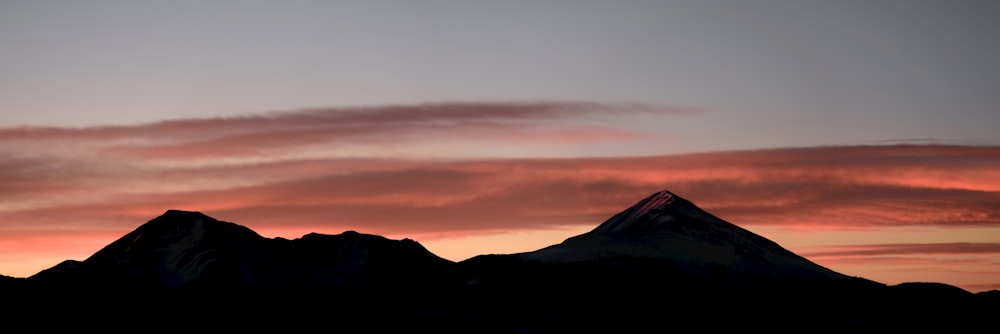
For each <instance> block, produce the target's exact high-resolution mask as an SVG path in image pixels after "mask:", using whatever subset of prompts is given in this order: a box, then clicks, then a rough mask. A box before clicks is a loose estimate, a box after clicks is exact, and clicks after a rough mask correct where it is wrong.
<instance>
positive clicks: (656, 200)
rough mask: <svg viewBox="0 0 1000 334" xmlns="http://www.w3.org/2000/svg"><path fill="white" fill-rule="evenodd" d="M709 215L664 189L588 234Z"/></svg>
mask: <svg viewBox="0 0 1000 334" xmlns="http://www.w3.org/2000/svg"><path fill="white" fill-rule="evenodd" d="M707 216H710V215H709V214H708V213H707V212H705V211H703V210H701V209H699V208H698V207H697V206H695V205H694V204H693V203H691V202H689V201H687V200H685V199H683V198H681V197H680V196H677V195H676V194H674V193H672V192H670V191H668V190H662V191H659V192H657V193H654V194H652V195H649V196H648V197H646V198H645V199H643V200H641V201H639V202H638V203H636V204H634V205H632V206H631V207H629V208H628V209H625V210H623V211H621V212H619V213H618V214H616V215H614V216H612V217H611V218H610V219H608V220H607V221H605V222H604V223H602V224H601V225H599V226H597V228H595V229H594V230H592V231H590V232H589V233H587V234H602V233H611V232H624V231H632V232H635V231H641V230H647V229H650V228H655V227H656V226H657V225H660V224H664V223H670V222H673V221H676V220H678V219H679V218H702V219H703V218H708V217H707ZM653 218H656V219H653Z"/></svg>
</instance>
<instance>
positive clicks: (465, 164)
mask: <svg viewBox="0 0 1000 334" xmlns="http://www.w3.org/2000/svg"><path fill="white" fill-rule="evenodd" d="M998 150H1000V148H987V147H930V146H890V147H864V146H861V147H838V148H824V147H820V148H799V149H776V150H761V151H742V152H718V153H705V154H693V155H673V156H653V157H623V158H565V159H476V160H397V159H338V158H329V159H304V160H275V161H269V162H257V163H247V164H237V165H221V166H219V165H209V166H205V167H179V168H169V167H158V168H156V169H151V170H146V171H143V170H142V169H138V168H137V169H130V170H129V171H128V172H127V173H123V174H122V175H121V176H120V177H119V178H118V179H115V180H109V179H107V178H108V177H109V176H108V175H98V174H87V173H84V172H72V173H70V175H72V177H76V178H78V179H72V178H71V177H66V178H63V179H61V180H62V181H63V185H62V186H64V187H69V188H74V187H75V189H77V193H84V192H85V193H88V194H90V195H89V196H90V198H94V199H95V200H82V199H79V198H75V199H74V198H71V199H64V198H61V197H55V198H52V199H50V200H47V201H46V197H45V191H46V189H45V188H44V187H42V188H38V189H31V188H30V187H21V188H20V189H21V190H20V191H22V193H21V194H13V195H12V194H8V195H5V196H8V198H10V199H11V200H12V201H10V202H8V204H6V207H2V208H3V209H2V210H0V218H3V219H4V220H5V221H7V222H8V223H7V224H8V225H7V226H10V224H13V222H24V221H25V220H28V219H31V220H33V223H32V224H34V225H36V226H44V225H46V224H51V225H58V224H62V222H64V221H69V220H72V221H94V222H99V221H101V222H104V225H105V226H108V224H111V223H112V222H117V223H114V224H120V226H134V225H135V224H136V223H137V221H142V220H144V219H148V218H150V215H155V214H158V213H161V212H163V211H164V210H166V209H168V208H176V209H188V210H198V211H205V212H207V213H214V214H217V215H220V216H221V217H220V218H223V219H233V220H237V221H240V222H241V223H246V224H250V225H259V226H273V225H280V224H298V225H302V226H315V227H323V226H327V227H330V228H348V227H355V228H362V229H367V230H370V231H372V232H378V233H399V232H413V233H417V232H420V233H425V232H443V231H448V232H454V233H459V232H460V231H482V230H502V229H523V228H544V227H546V226H556V225H573V224H583V225H596V224H598V223H600V222H601V221H603V219H605V218H607V217H609V216H610V215H612V214H614V213H615V212H617V211H619V210H622V209H624V208H626V207H628V206H629V205H631V204H633V203H634V202H635V201H636V200H638V199H640V198H641V197H643V196H644V195H643V194H649V193H652V192H655V191H658V190H661V189H670V190H672V191H674V192H676V193H678V194H680V195H681V196H684V197H686V198H689V199H691V200H692V201H693V202H695V203H696V204H698V205H700V206H702V207H703V208H705V209H706V210H709V211H710V212H712V213H714V214H716V215H718V216H720V217H722V218H723V219H726V220H729V221H731V222H734V223H737V224H740V225H760V224H768V225H778V226H812V227H814V228H829V229H838V228H855V229H856V228H877V227H892V226H941V227H948V226H970V225H985V226H993V225H998V224H1000V206H998V205H997V203H1000V191H997V190H996V189H998V188H1000V185H998V182H1000V181H993V180H1000V175H997V173H998V171H996V170H994V169H995V168H991V167H992V166H993V165H991V164H994V165H1000V158H998V157H997V155H996V154H995V152H996V151H998ZM956 152H958V153H962V154H956ZM848 155H849V156H850V157H851V158H850V159H848V158H846V156H848ZM914 157H921V158H920V159H915V158H914ZM2 170H5V171H7V172H8V173H12V174H17V173H20V174H18V180H19V181H17V182H19V183H24V184H32V181H31V180H30V177H32V175H34V174H32V173H30V172H25V171H20V170H19V169H18V168H6V169H2ZM74 173H75V174H74ZM901 174H906V175H911V176H913V180H914V181H913V182H909V181H907V180H906V179H903V178H900V177H899V175H901ZM994 176H996V177H994ZM34 177H37V178H39V179H40V180H42V181H44V180H45V178H46V177H48V176H46V175H35V176H34ZM89 177H92V178H93V179H88V178H89ZM935 179H943V180H942V182H933V180H935ZM977 179H978V182H973V180H977ZM41 184H45V183H44V182H41ZM32 196H35V197H41V199H37V200H35V201H34V202H32V203H33V204H32V205H27V204H25V205H23V207H25V208H19V207H18V205H17V203H18V199H19V198H22V199H20V200H21V201H22V202H23V201H27V200H25V199H23V198H24V197H28V198H30V197H32ZM97 199H99V200H97ZM114 224H112V225H111V226H114ZM22 225H23V223H22ZM3 228H9V227H2V226H0V229H3Z"/></svg>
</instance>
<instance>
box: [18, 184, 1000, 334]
mask: <svg viewBox="0 0 1000 334" xmlns="http://www.w3.org/2000/svg"><path fill="white" fill-rule="evenodd" d="M0 289H2V290H6V291H8V292H14V294H12V295H13V296H15V297H16V298H15V299H18V298H20V299H24V300H26V301H27V302H38V300H61V301H63V302H62V305H75V304H73V302H67V301H81V300H87V299H88V298H112V299H115V298H118V299H121V300H123V301H128V302H127V303H125V304H123V305H133V306H134V305H137V304H136V303H139V305H146V306H150V307H156V306H158V305H163V304H164V303H179V302H188V301H191V300H195V301H198V302H197V303H195V304H196V305H202V306H196V307H198V308H201V307H209V306H205V305H212V304H211V303H207V304H206V302H209V301H211V302H215V303H220V302H221V303H225V305H226V306H227V307H230V308H233V309H235V310H239V311H240V312H246V313H248V314H259V315H260V316H268V315H270V316H274V315H276V314H279V315H281V316H282V317H285V318H287V317H292V318H294V319H298V320H301V321H304V322H305V323H309V322H312V321H315V319H311V318H309V317H308V316H311V315H316V312H321V311H323V310H326V311H331V310H336V311H337V312H335V313H336V314H337V315H336V317H337V318H339V319H345V320H350V319H353V317H363V316H368V315H371V314H382V315H385V316H389V317H392V318H398V319H405V320H406V321H410V322H413V323H416V324H425V325H428V326H432V327H433V328H437V329H440V327H438V326H443V325H444V324H448V326H471V327H472V328H476V326H479V324H483V323H493V324H498V325H501V327H500V328H503V329H511V330H514V329H517V330H523V329H529V328H537V329H542V331H543V332H544V331H557V332H561V331H564V330H586V329H590V327H588V325H585V324H586V323H589V324H591V325H594V326H597V327H595V328H605V327H606V328H607V329H609V330H622V331H625V332H641V331H644V330H643V329H644V328H646V327H644V326H647V325H651V324H652V323H653V322H655V321H654V320H653V319H657V317H662V316H663V315H662V312H661V311H664V310H670V311H671V312H672V313H671V314H672V315H671V317H672V319H675V320H676V321H679V322H689V321H693V320H694V319H699V320H703V319H704V318H705V317H706V315H705V314H702V313H701V312H700V311H699V310H700V309H703V308H715V307H718V305H730V306H738V307H739V308H740V310H741V311H740V313H739V314H737V315H733V314H730V315H727V316H728V317H730V318H731V320H733V319H737V320H738V321H739V322H740V323H743V324H744V325H746V326H751V327H753V326H760V327H761V328H774V326H777V325H787V326H792V323H800V322H816V323H826V324H827V325H829V326H831V328H843V329H868V328H898V326H900V324H901V322H905V321H908V320H907V318H905V317H895V316H888V315H886V314H884V310H885V309H886V308H890V309H891V308H900V309H905V310H908V312H911V313H921V312H923V313H932V314H935V315H939V316H940V315H943V317H938V318H927V319H921V321H923V322H924V323H923V324H924V325H926V324H928V323H931V324H944V323H950V322H955V321H959V322H960V323H963V324H980V321H983V320H982V319H988V316H987V314H988V313H989V312H993V311H1000V297H997V295H998V294H996V293H994V294H980V293H971V292H968V291H966V290H964V289H961V288H958V287H954V286H950V285H947V284H943V283H933V284H921V283H911V284H901V285H894V286H889V285H886V284H883V283H879V282H875V281H871V280H868V279H865V278H861V277H851V276H848V275H844V274H841V273H838V272H836V271H833V270H831V269H829V268H825V267H823V266H820V265H818V264H816V263H813V262H811V261H809V260H808V259H806V258H804V257H801V256H799V255H797V254H795V253H793V252H791V251H788V250H786V249H784V248H782V247H781V246H780V245H779V244H777V243H775V242H773V241H771V240H768V239H766V238H764V237H761V236H759V235H756V234H754V233H753V232H751V231H749V230H746V229H743V228H741V227H739V226H737V225H735V224H732V223H729V222H727V221H725V220H723V219H720V218H718V217H716V216H714V215H712V214H710V213H708V212H706V211H704V210H702V209H700V208H698V207H697V206H696V205H695V204H694V203H691V202H689V201H687V200H686V199H683V198H681V197H680V196H677V195H676V194H674V193H671V192H669V191H666V190H664V191H660V192H657V193H654V194H652V195H649V196H647V197H646V198H645V199H643V200H640V201H639V202H637V203H636V204H635V205H633V206H631V207H629V208H627V209H625V210H622V211H621V212H619V213H618V214H616V215H613V216H612V217H611V218H609V219H607V220H606V221H605V222H603V223H602V224H599V225H598V226H597V227H595V228H594V229H593V230H591V231H589V232H586V233H583V234H580V235H576V236H571V237H569V238H567V239H566V240H564V241H563V242H562V243H559V244H555V245H551V246H548V247H544V248H541V249H538V250H535V251H531V252H523V253H515V254H490V255H480V256H476V257H473V258H470V259H466V260H463V261H457V262H456V261H451V260H447V259H444V258H441V257H439V256H437V255H436V254H434V253H433V252H431V251H429V250H428V249H426V248H425V247H423V246H422V245H421V244H420V243H419V242H417V241H415V240H412V239H408V238H404V239H400V240H394V239H389V238H385V237H383V236H379V235H373V234H364V233H358V232H356V231H353V230H347V231H345V232H343V233H341V234H320V233H308V234H305V235H303V236H302V237H299V238H296V239H285V238H280V237H277V238H265V237H263V236H261V235H259V234H257V233H256V232H254V231H253V230H251V229H249V228H247V227H245V226H242V225H238V224H236V223H232V222H226V221H220V220H217V219H215V218H213V217H209V216H207V215H205V214H203V213H201V212H197V211H182V210H167V211H166V212H164V214H162V215H161V216H158V217H156V218H153V219H152V220H150V221H148V222H147V223H145V224H142V225H141V226H139V227H138V228H136V229H135V230H133V231H132V232H130V233H127V234H125V235H124V236H122V237H121V238H119V239H117V240H115V241H113V242H111V243H110V244H108V245H107V246H105V247H104V248H102V249H100V250H98V251H97V252H95V253H94V254H93V255H92V256H90V257H88V258H87V259H85V260H83V261H75V260H67V261H64V262H62V263H60V264H58V265H56V266H53V267H51V268H49V269H46V270H43V271H41V272H39V273H38V274H35V275H32V276H30V277H27V278H23V279H16V278H7V277H0ZM136 292H141V293H142V294H144V295H146V296H147V297H148V298H145V299H141V300H136V299H135V294H136ZM39 296H48V297H45V298H39ZM109 296H113V297H109ZM303 299H306V300H311V301H313V302H320V303H322V304H323V305H325V306H324V307H323V308H321V309H314V308H312V307H307V306H305V305H304V304H300V302H301V301H302V300H303ZM324 300H325V301H328V302H322V301H324ZM648 300H662V301H672V302H671V304H669V305H660V306H659V307H658V308H654V309H638V310H637V309H634V308H622V309H607V308H604V307H601V306H602V305H638V304H636V303H640V302H642V301H648ZM329 301H335V302H333V303H331V302H329ZM756 301H767V303H769V305H770V306H769V308H763V309H762V308H758V307H754V306H752V305H751V304H753V303H755V302H756ZM932 301H933V302H941V304H940V305H938V304H934V303H932ZM841 303H846V304H853V306H852V307H848V308H842V307H840V306H837V305H839V304H841ZM47 305H48V304H47ZM274 305H282V306H281V307H280V308H277V307H275V306H274ZM310 305H311V304H310ZM505 305H518V308H509V307H506V306H505ZM741 305H742V306H741ZM65 307H66V308H67V309H66V311H67V312H69V311H70V310H79V308H72V307H71V306H65ZM135 309H141V308H133V307H125V306H122V308H121V309H116V311H117V312H124V313H127V314H132V313H130V312H134V310H135ZM818 310H822V311H823V312H817V311H818ZM824 312H825V313H824ZM327 313H328V312H326V313H323V314H325V315H324V317H330V316H331V315H329V314H327ZM772 313H780V314H784V315H785V317H790V318H794V319H796V320H788V323H784V324H779V323H774V322H773V321H771V320H767V319H769V317H772V316H773V314H772ZM923 313H921V314H923ZM133 315H134V316H139V317H150V316H151V315H146V314H133ZM636 316H642V317H645V318H643V319H645V320H635V319H634V318H635V317H636ZM647 318H648V319H647ZM595 319H601V320H595ZM625 319H632V320H630V322H627V323H623V321H625ZM734 321H735V320H734ZM909 321H911V322H912V320H909ZM918 323H919V322H914V323H913V324H914V326H916V324H918ZM717 325H718V326H725V325H726V324H724V323H723V324H717ZM461 328H464V329H468V328H469V327H461ZM790 328H791V327H790ZM915 328H916V327H915ZM480 329H481V328H480Z"/></svg>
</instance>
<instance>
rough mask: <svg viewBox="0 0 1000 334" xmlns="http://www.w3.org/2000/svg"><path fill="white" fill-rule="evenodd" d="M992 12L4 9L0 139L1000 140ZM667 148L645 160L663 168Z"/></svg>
mask: <svg viewBox="0 0 1000 334" xmlns="http://www.w3.org/2000/svg"><path fill="white" fill-rule="evenodd" d="M997 17H1000V2H996V1H912V0H911V1H883V0H877V1H853V0H851V1H760V0H757V1H509V2H508V1H504V2H500V1H249V0H243V1H103V0H92V1H10V0H4V1H0V48H2V50H3V51H2V52H0V127H7V126H18V125H56V126H90V125H108V124H130V123H140V122H153V121H159V120H164V119H175V118H192V117H216V116H227V115H237V114H246V113H258V112H267V111H274V110H292V109H299V108H312V107H335V106H356V105H386V104H411V103H423V102H453V101H525V100H570V101H580V100H582V101H600V102H638V103H648V104H662V105H669V106H684V107H693V108H699V109H700V110H702V112H700V113H698V114H697V115H693V116H690V117H684V118H676V117H668V118H649V119H642V118H630V119H629V120H623V121H621V122H622V123H623V124H622V126H626V127H628V128H630V129H635V130H637V131H646V132H651V133H657V134H664V135H668V136H671V137H674V138H677V139H678V141H677V142H676V143H677V146H676V147H673V148H671V149H666V150H665V151H692V150H712V149H730V148H751V147H773V146H800V145H823V144H845V143H862V142H872V141H883V140H911V139H929V140H940V141H960V142H963V143H966V142H974V143H982V142H986V143H992V144H996V143H997V142H998V141H1000V134H998V133H1000V131H996V130H997V129H998V125H1000V110H998V108H997V105H998V102H1000V94H998V92H1000V80H998V78H1000V65H998V64H997V61H996V59H1000V20H996V18H997ZM662 151H664V150H660V151H657V152H653V153H664V152H662Z"/></svg>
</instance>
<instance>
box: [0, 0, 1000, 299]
mask: <svg viewBox="0 0 1000 334" xmlns="http://www.w3.org/2000/svg"><path fill="white" fill-rule="evenodd" d="M997 17H1000V2H996V1H974V0H963V1H921V0H906V1H888V0H875V1H854V0H846V1H773V0H751V1H513V2H507V1H492V2H486V1H482V2H479V1H471V2H470V1H253V0H240V1H235V0H234V1H160V2H154V1H106V0H94V1H14V0H0V49H2V51H0V274H4V275H8V276H18V277H25V276H30V275H32V274H34V273H36V272H38V271H40V270H42V269H45V268H48V267H51V266H54V265H56V264H58V263H59V262H61V261H62V260H66V259H75V260H83V259H85V258H87V257H88V256H90V255H91V254H93V253H94V252H96V251H97V250H98V249H100V248H101V247H103V246H104V245H107V244H108V243H110V242H111V241H113V240H115V239H117V238H118V237H121V236H122V235H124V234H125V233H128V232H130V231H132V230H133V229H135V228H136V227H138V226H139V225H141V224H143V223H145V222H146V221H148V220H150V219H152V218H155V217H156V216H158V215H160V214H162V213H163V212H165V211H166V210H168V209H180V210H191V211H201V212H204V213H205V214H208V215H210V216H212V217H214V218H216V219H219V220H224V221H231V222H235V223H238V224H241V225H244V226H247V227H250V228H252V229H254V230H255V231H257V232H258V233H260V234H261V235H263V236H266V237H277V236H281V237H285V238H289V239H291V238H297V237H300V236H301V235H303V234H305V233H309V232H319V233H328V234H337V233H341V232H343V231H345V230H355V231H358V232H362V233H372V234H380V235H384V236H387V237H390V238H397V239H400V238H411V239H415V240H417V241H419V242H420V243H421V244H423V245H424V246H425V247H427V248H428V249H429V250H430V251H432V252H434V253H436V254H438V255H440V256H442V257H445V258H448V259H451V260H455V261H458V260H463V259H466V258H469V257H472V256H474V255H479V254H488V253H513V252H522V251H532V250H535V249H538V248H541V247H544V246H547V245H550V244H554V243H558V242H561V241H562V240H564V239H566V238H568V237H570V236H573V235H576V234H579V233H583V232H586V231H589V230H590V229H592V228H594V227H596V226H597V225H598V224H600V223H601V222H603V221H604V220H605V219H607V218H609V217H611V216H612V215H613V214H615V213H617V212H618V211H621V210H623V209H625V208H628V207H629V206H631V205H632V204H634V203H635V202H637V201H639V200H641V199H643V198H645V197H646V196H648V195H650V194H652V193H654V192H657V191H660V190H669V191H671V192H674V193H675V194H677V195H679V196H681V197H684V198H686V199H688V200H690V201H692V202H694V203H695V204H696V205H698V206H700V207H702V208H703V209H706V210H707V211H709V212H711V213H713V214H715V215H716V216H719V217H720V218H722V219H724V220H726V221H729V222H731V223H734V224H737V225H739V226H741V227H743V228H746V229H748V230H750V231H752V232H755V233H758V234H760V235H762V236H764V237H767V238H769V239H771V240H773V241H775V242H777V243H778V244H780V245H782V246H784V247H785V248H787V249H789V250H791V251H793V252H796V253H798V254H800V255H803V256H805V257H806V258H808V259H810V260H813V261H814V262H817V263H819V264H821V265H824V266H826V267H828V268H831V269H833V270H836V271H838V272H841V273H844V274H848V275H853V276H862V277H866V278H869V279H873V280H876V281H879V282H883V283H887V284H896V283H900V282H907V281H933V282H943V283H948V284H953V285H956V286H959V287H962V288H965V289H967V290H970V291H974V292H975V291H984V290H989V289H1000V108H998V106H1000V79H998V78H1000V63H998V62H997V59H1000V37H998V36H1000V20H996V18H997Z"/></svg>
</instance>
